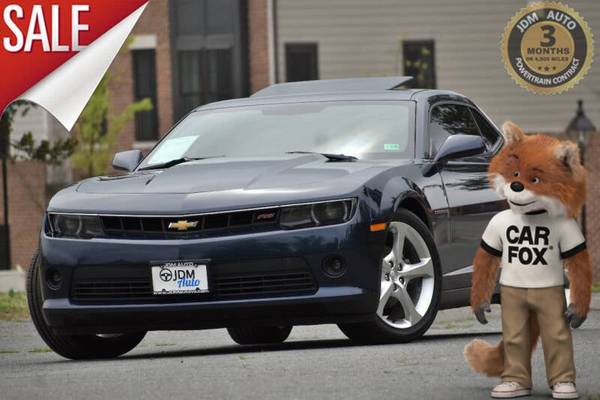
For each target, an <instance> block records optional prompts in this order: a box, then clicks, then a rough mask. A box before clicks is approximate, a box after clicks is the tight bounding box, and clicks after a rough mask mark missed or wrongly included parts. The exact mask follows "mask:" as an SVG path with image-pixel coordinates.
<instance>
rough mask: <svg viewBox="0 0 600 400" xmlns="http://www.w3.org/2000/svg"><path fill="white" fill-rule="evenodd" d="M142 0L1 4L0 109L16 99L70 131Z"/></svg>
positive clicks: (143, 3) (144, 1) (134, 19)
mask: <svg viewBox="0 0 600 400" xmlns="http://www.w3.org/2000/svg"><path fill="white" fill-rule="evenodd" d="M146 4H147V0H77V1H75V0H54V1H48V0H39V1H35V0H34V1H31V0H28V1H24V0H21V1H2V2H1V5H0V17H1V19H0V66H1V69H2V73H1V74H0V110H4V109H5V108H6V106H7V105H8V104H10V103H11V102H12V101H14V100H17V99H23V100H29V101H32V102H34V103H37V104H38V105H40V106H42V107H44V108H46V109H47V110H48V111H49V112H51V113H52V114H54V116H55V117H56V118H57V119H58V120H59V121H60V122H61V123H62V124H63V125H64V126H65V127H66V128H67V129H69V130H70V129H71V128H72V126H73V124H74V123H75V121H76V120H77V117H78V116H79V114H80V113H81V111H82V110H83V107H84V106H85V104H86V103H87V101H88V100H89V98H90V96H91V95H92V93H93V91H94V89H95V88H96V86H97V85H98V83H99V82H100V79H101V78H102V76H103V75H104V73H105V72H106V70H107V68H108V67H109V65H110V63H111V62H112V60H113V59H114V57H115V56H116V54H117V52H118V50H119V48H120V47H121V46H122V45H123V43H124V42H125V40H126V39H127V36H128V35H129V34H130V32H131V29H132V28H133V26H134V25H135V23H136V22H137V20H138V19H139V17H140V15H141V14H142V12H143V10H144V8H145V6H146Z"/></svg>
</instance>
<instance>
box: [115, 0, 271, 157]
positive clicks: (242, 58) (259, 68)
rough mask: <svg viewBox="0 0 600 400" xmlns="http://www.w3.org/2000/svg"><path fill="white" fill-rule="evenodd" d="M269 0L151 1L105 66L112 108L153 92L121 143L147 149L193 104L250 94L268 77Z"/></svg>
mask: <svg viewBox="0 0 600 400" xmlns="http://www.w3.org/2000/svg"><path fill="white" fill-rule="evenodd" d="M269 3H270V2H269V1H268V0H248V1H240V0H218V1H215V0H198V1H182V0H175V1H168V2H167V1H151V2H150V3H149V4H148V6H147V8H146V10H145V11H144V14H143V15H142V17H141V18H140V20H139V22H138V23H137V25H136V26H135V28H134V30H133V39H132V42H131V43H130V45H129V48H128V50H127V51H124V52H121V54H119V55H118V56H117V58H116V59H115V61H114V62H113V64H112V66H111V68H110V70H109V72H110V74H111V76H112V77H113V78H114V79H113V80H112V82H111V87H110V90H111V95H112V102H111V108H112V110H114V111H115V112H118V111H119V110H121V109H123V108H124V107H125V106H126V105H127V104H129V103H131V102H133V101H134V100H137V99H142V98H145V97H150V98H151V99H152V100H153V103H154V106H155V108H154V110H152V111H149V112H145V113H143V114H141V115H140V114H139V115H137V116H136V120H135V121H132V122H131V123H129V124H128V125H127V126H125V127H124V129H123V132H122V134H121V136H120V138H119V142H118V149H119V150H123V149H131V148H138V149H141V150H147V149H149V148H151V147H152V146H153V145H154V144H155V143H156V140H157V139H159V138H160V136H161V135H163V134H165V133H166V132H167V131H168V129H169V127H170V126H171V125H172V124H173V123H174V122H175V121H177V120H178V119H180V118H181V117H182V116H184V115H185V114H186V113H187V112H188V111H190V110H191V109H193V108H194V107H196V106H198V105H201V104H205V103H208V102H211V101H216V100H221V99H228V98H234V97H244V96H248V95H249V94H250V93H252V92H254V91H256V90H258V89H261V88H263V87H265V86H267V85H269V84H270V83H271V82H272V77H270V72H269V35H268V29H269V26H270V22H269V15H270V14H269Z"/></svg>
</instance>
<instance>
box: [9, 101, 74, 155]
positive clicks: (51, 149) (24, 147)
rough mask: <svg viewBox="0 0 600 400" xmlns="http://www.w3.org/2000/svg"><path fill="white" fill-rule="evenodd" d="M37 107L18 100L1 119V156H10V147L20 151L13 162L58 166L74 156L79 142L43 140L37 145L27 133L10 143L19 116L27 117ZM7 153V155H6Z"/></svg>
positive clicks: (30, 134) (31, 135)
mask: <svg viewBox="0 0 600 400" xmlns="http://www.w3.org/2000/svg"><path fill="white" fill-rule="evenodd" d="M33 107H36V106H35V105H33V104H32V103H29V102H27V101H23V100H18V101H15V102H13V103H11V104H10V105H9V106H8V107H7V108H6V110H4V113H3V114H2V118H0V155H6V156H7V157H8V156H9V154H10V152H8V149H9V147H12V148H13V149H15V150H18V151H17V152H16V153H14V155H13V156H12V157H11V158H12V160H13V161H15V160H17V161H22V160H34V161H41V162H43V163H46V164H50V165H58V164H60V163H61V162H63V161H64V160H66V159H67V158H69V157H70V156H71V154H73V152H74V150H75V146H76V145H77V141H76V140H75V139H74V138H72V137H69V138H66V139H58V140H55V141H52V142H50V141H48V140H41V141H40V142H39V143H36V142H35V140H34V139H33V134H32V133H31V132H27V133H25V134H24V135H23V136H21V138H20V139H18V140H17V141H13V142H11V141H10V134H11V132H12V126H13V123H14V120H15V117H16V116H17V115H21V116H25V115H26V114H27V113H28V112H29V110H30V109H31V108H33ZM5 152H6V153H5Z"/></svg>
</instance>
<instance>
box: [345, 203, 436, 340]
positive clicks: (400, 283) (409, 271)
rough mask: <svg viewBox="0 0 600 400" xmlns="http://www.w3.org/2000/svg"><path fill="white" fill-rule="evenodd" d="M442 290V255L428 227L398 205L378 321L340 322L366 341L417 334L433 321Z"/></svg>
mask: <svg viewBox="0 0 600 400" xmlns="http://www.w3.org/2000/svg"><path fill="white" fill-rule="evenodd" d="M440 293H441V268H440V260H439V256H438V253H437V249H436V246H435V243H434V240H433V237H432V235H431V233H430V231H429V229H428V228H427V226H426V225H425V224H424V223H423V221H421V219H419V218H418V217H417V216H416V215H415V214H413V213H411V212H409V211H407V210H403V209H401V210H398V211H397V212H396V214H395V216H394V218H393V219H392V221H390V223H389V227H388V232H387V238H386V246H385V250H384V257H383V259H382V261H381V291H380V295H379V305H378V307H377V311H376V317H375V318H374V321H372V322H366V323H352V324H340V325H339V327H340V329H341V330H342V332H344V334H345V335H346V336H348V338H350V339H352V340H354V341H357V342H361V343H382V342H408V341H411V340H414V339H417V338H419V337H421V336H422V335H423V334H424V333H425V332H426V331H427V329H429V327H430V326H431V324H432V323H433V320H434V319H435V316H436V314H437V307H438V303H439V299H440Z"/></svg>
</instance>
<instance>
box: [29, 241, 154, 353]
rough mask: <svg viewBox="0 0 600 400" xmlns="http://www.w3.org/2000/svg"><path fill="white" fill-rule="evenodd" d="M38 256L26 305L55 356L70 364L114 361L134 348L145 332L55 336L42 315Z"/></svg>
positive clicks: (34, 258) (32, 265)
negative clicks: (78, 361) (94, 360)
mask: <svg viewBox="0 0 600 400" xmlns="http://www.w3.org/2000/svg"><path fill="white" fill-rule="evenodd" d="M40 270H41V261H40V257H39V252H38V253H36V254H35V255H34V256H33V260H32V261H31V265H30V267H29V271H28V272H27V302H28V304H29V312H30V314H31V319H32V321H33V324H34V325H35V328H36V329H37V331H38V333H39V334H40V336H41V337H42V339H43V340H44V342H45V343H46V344H47V345H48V347H50V348H51V349H52V350H53V351H54V352H56V353H57V354H59V355H61V356H63V357H65V358H70V359H72V360H85V359H100V358H114V357H118V356H120V355H122V354H125V353H127V352H128V351H130V350H132V349H133V348H134V347H135V346H137V345H138V344H139V343H140V342H141V341H142V339H143V338H144V336H145V335H146V332H136V333H124V334H118V335H105V336H102V335H93V334H88V335H70V334H57V333H55V332H54V331H53V330H52V329H51V328H50V327H49V326H48V325H47V324H46V321H45V320H44V317H43V315H42V303H43V299H42V295H41V285H42V274H41V271H40Z"/></svg>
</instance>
